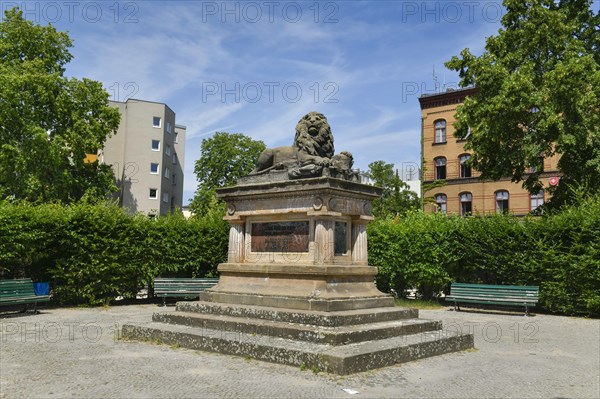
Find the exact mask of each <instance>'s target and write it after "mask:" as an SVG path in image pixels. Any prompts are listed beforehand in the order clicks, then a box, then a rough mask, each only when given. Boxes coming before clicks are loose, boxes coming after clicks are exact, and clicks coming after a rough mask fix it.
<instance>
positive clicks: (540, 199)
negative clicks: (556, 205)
mask: <svg viewBox="0 0 600 399" xmlns="http://www.w3.org/2000/svg"><path fill="white" fill-rule="evenodd" d="M529 201H530V208H531V210H532V211H535V210H536V209H538V208H539V207H540V206H542V205H544V190H540V191H538V192H537V193H535V194H530V195H529Z"/></svg>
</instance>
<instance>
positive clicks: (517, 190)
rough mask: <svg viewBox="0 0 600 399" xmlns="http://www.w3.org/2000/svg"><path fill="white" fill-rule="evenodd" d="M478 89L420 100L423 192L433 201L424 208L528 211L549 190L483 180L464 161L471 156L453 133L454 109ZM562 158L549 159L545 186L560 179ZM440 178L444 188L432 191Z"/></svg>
mask: <svg viewBox="0 0 600 399" xmlns="http://www.w3.org/2000/svg"><path fill="white" fill-rule="evenodd" d="M476 93H477V89H476V88H466V89H460V90H452V91H447V92H444V93H438V94H429V95H423V96H421V97H420V98H419V103H420V105H421V154H422V163H423V164H422V181H423V185H424V187H425V191H424V193H423V195H424V198H426V199H427V198H430V199H432V200H433V203H425V205H424V211H425V212H428V213H433V212H437V211H440V212H444V213H448V214H459V215H469V214H478V213H479V214H489V213H494V212H498V213H500V212H509V213H512V214H515V215H518V216H521V215H526V214H528V213H529V212H531V211H532V210H534V209H536V208H537V207H538V206H540V205H541V204H542V203H543V202H544V201H546V200H548V193H547V192H546V190H541V191H540V192H539V193H535V194H530V193H529V192H528V191H527V190H525V189H524V188H523V187H522V183H512V182H511V181H510V178H506V179H501V180H499V181H491V180H482V179H480V178H479V173H478V172H477V171H475V170H472V169H471V168H470V167H469V166H468V165H466V164H465V161H466V160H467V159H468V158H469V157H470V154H469V152H468V151H466V150H465V148H464V145H465V143H466V140H464V139H460V138H456V137H454V122H455V113H456V107H457V106H458V105H460V104H461V103H463V102H464V99H465V98H466V97H467V96H470V95H474V94H476ZM557 162H558V157H552V158H547V159H544V163H543V168H544V172H543V173H542V175H541V176H542V178H541V181H542V182H543V184H544V187H545V188H547V187H549V186H550V185H555V184H556V183H557V182H558V179H559V178H560V173H559V172H558V170H557ZM436 181H437V184H439V186H438V187H435V188H433V189H429V190H427V185H431V184H432V183H434V182H436ZM437 184H436V185H437Z"/></svg>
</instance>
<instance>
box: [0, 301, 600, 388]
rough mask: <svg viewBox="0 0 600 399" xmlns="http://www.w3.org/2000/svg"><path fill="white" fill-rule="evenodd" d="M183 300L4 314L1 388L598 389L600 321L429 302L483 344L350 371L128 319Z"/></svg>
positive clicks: (453, 326) (436, 314) (143, 318)
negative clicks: (269, 357) (128, 334)
mask: <svg viewBox="0 0 600 399" xmlns="http://www.w3.org/2000/svg"><path fill="white" fill-rule="evenodd" d="M157 311H158V312H172V311H174V307H172V306H171V307H167V308H166V309H165V308H162V307H158V306H157V305H129V306H115V307H110V308H65V309H52V308H49V309H42V312H41V313H40V314H37V315H8V314H2V316H0V345H1V346H0V398H66V397H69V398H178V397H183V398H187V397H189V398H238V397H239V398H598V397H600V347H599V346H600V320H589V319H583V318H568V317H560V316H549V315H536V316H534V317H528V318H526V317H523V316H522V315H520V314H517V313H514V314H507V313H500V312H482V311H464V312H454V311H452V310H451V309H450V308H444V309H441V310H422V311H421V312H420V315H421V317H422V318H426V319H437V320H443V322H444V325H445V328H446V329H447V330H449V331H458V330H462V331H463V332H472V333H474V334H475V346H476V349H475V350H472V351H466V352H460V353H454V354H447V355H442V356H437V357H433V358H428V359H423V360H419V361H415V362H411V363H406V364H401V365H397V366H393V367H387V368H384V369H379V370H373V371H369V372H365V373H359V374H354V375H350V376H343V377H341V376H337V375H332V374H326V373H323V372H318V373H315V372H313V371H312V370H301V369H300V368H298V367H290V366H283V365H277V364H270V363H265V362H260V361H256V360H252V359H244V358H239V357H232V356H225V355H219V354H214V353H206V352H197V351H193V350H187V349H182V348H176V347H169V346H167V345H161V344H159V343H142V342H128V341H123V340H119V339H117V338H118V331H119V328H120V326H121V325H123V324H125V323H137V324H144V323H149V322H150V320H151V315H152V313H153V312H157Z"/></svg>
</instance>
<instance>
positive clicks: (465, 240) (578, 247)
mask: <svg viewBox="0 0 600 399" xmlns="http://www.w3.org/2000/svg"><path fill="white" fill-rule="evenodd" d="M368 233H369V263H370V264H372V265H375V266H378V267H379V276H378V281H377V283H378V286H379V288H380V289H382V290H384V291H389V290H391V289H394V290H396V291H397V292H398V293H403V292H405V290H406V289H407V288H413V287H416V288H417V289H418V292H419V293H420V295H421V296H422V297H424V298H432V297H434V296H435V295H436V294H437V293H439V292H441V291H447V290H448V288H449V283H450V282H452V281H456V282H470V283H487V284H514V285H539V286H540V305H541V306H542V307H543V308H545V309H546V310H548V311H552V312H560V313H566V314H573V315H596V316H597V315H600V199H598V198H596V199H588V200H586V201H585V202H584V203H583V204H582V205H580V206H578V207H572V208H568V209H565V210H563V211H562V212H561V213H558V214H555V215H549V216H544V217H538V218H527V219H518V218H515V217H511V216H493V217H471V218H461V217H445V216H443V215H425V214H423V213H412V214H409V215H407V217H406V218H403V219H396V220H381V221H375V222H373V223H371V224H370V225H369V230H368Z"/></svg>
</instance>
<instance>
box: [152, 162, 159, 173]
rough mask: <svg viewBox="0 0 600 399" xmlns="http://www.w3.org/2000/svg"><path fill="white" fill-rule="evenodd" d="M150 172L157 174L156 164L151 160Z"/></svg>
mask: <svg viewBox="0 0 600 399" xmlns="http://www.w3.org/2000/svg"><path fill="white" fill-rule="evenodd" d="M150 173H152V174H153V175H157V174H158V164H157V163H154V162H152V163H151V164H150Z"/></svg>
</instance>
